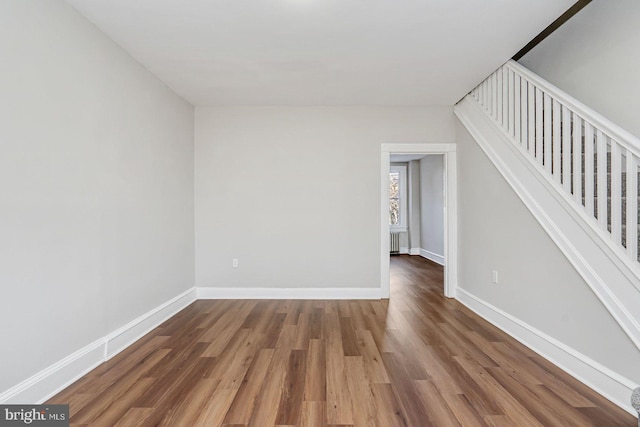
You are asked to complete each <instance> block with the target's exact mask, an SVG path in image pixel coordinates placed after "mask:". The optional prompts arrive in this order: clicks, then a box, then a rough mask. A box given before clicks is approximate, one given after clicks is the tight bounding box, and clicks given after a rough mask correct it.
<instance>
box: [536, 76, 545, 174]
mask: <svg viewBox="0 0 640 427" xmlns="http://www.w3.org/2000/svg"><path fill="white" fill-rule="evenodd" d="M543 103H544V94H543V93H542V91H541V90H540V89H538V88H536V157H537V158H538V162H539V163H540V165H544V153H543V150H544V143H543V138H544V135H543V121H542V120H543V118H542V117H543Z"/></svg>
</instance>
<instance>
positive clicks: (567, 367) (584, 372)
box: [456, 288, 638, 416]
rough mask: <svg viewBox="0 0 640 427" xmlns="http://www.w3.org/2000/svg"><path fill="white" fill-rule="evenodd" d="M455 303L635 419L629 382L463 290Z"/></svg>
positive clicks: (632, 385)
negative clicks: (458, 303) (460, 304)
mask: <svg viewBox="0 0 640 427" xmlns="http://www.w3.org/2000/svg"><path fill="white" fill-rule="evenodd" d="M456 299H457V300H458V301H460V302H461V303H462V304H464V305H465V306H466V307H468V308H469V309H470V310H471V311H473V312H475V313H476V314H478V315H479V316H480V317H482V318H484V319H485V320H487V321H488V322H489V323H491V324H493V325H494V326H496V327H498V328H500V329H502V330H503V331H505V332H507V333H508V334H509V335H511V336H512V337H513V338H515V339H516V340H518V341H519V342H521V343H522V344H524V345H526V346H527V347H529V348H530V349H532V350H533V351H535V352H536V353H538V354H540V355H541V356H542V357H544V358H545V359H547V360H549V361H550V362H552V363H554V364H555V365H556V366H558V367H559V368H560V369H562V370H563V371H565V372H567V373H568V374H569V375H571V376H572V377H574V378H576V379H577V380H579V381H581V382H582V383H584V384H586V385H587V386H589V387H591V388H592V389H593V390H595V391H596V392H598V393H600V394H601V395H602V396H604V397H606V398H607V399H609V400H610V401H612V402H613V403H615V404H616V405H618V406H619V407H621V408H623V409H624V410H626V411H627V412H629V413H630V414H632V415H634V416H637V415H638V414H637V412H636V411H635V410H634V409H633V407H632V406H631V404H630V401H629V398H630V396H631V393H632V391H633V390H634V389H635V388H636V387H637V384H634V383H633V382H632V381H631V380H629V379H627V378H625V377H623V376H622V375H620V374H618V373H616V372H613V371H612V370H611V369H609V368H607V367H605V366H603V365H601V364H600V363H598V362H596V361H595V360H592V359H590V358H589V357H587V356H585V355H584V354H582V353H580V352H578V351H576V350H575V349H573V348H571V347H569V346H567V345H566V344H563V343H562V342H560V341H558V340H556V339H555V338H553V337H550V336H549V335H547V334H545V333H544V332H542V331H540V330H538V329H536V328H534V327H533V326H531V325H529V324H527V323H525V322H523V321H522V320H520V319H518V318H516V317H514V316H512V315H510V314H509V313H506V312H504V311H502V310H501V309H499V308H497V307H494V306H493V305H491V304H489V303H488V302H486V301H483V300H482V299H480V298H478V297H476V296H475V295H473V294H471V293H469V292H468V291H465V290H464V289H461V288H458V292H457V294H456Z"/></svg>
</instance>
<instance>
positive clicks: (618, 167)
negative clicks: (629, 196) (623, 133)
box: [611, 139, 622, 245]
mask: <svg viewBox="0 0 640 427" xmlns="http://www.w3.org/2000/svg"><path fill="white" fill-rule="evenodd" d="M611 237H612V238H613V242H614V243H616V244H617V245H620V244H622V152H621V151H620V145H618V143H617V142H616V141H615V140H613V139H611Z"/></svg>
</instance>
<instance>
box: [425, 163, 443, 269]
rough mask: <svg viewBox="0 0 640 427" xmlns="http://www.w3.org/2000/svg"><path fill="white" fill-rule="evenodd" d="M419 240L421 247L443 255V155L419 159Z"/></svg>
mask: <svg viewBox="0 0 640 427" xmlns="http://www.w3.org/2000/svg"><path fill="white" fill-rule="evenodd" d="M420 212H421V213H420V219H421V223H420V230H421V237H420V242H421V244H422V249H424V250H425V251H428V252H429V253H431V254H435V255H438V256H440V257H444V156H442V155H430V156H425V157H423V158H422V159H420Z"/></svg>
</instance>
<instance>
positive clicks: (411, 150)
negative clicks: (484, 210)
mask: <svg viewBox="0 0 640 427" xmlns="http://www.w3.org/2000/svg"><path fill="white" fill-rule="evenodd" d="M391 154H442V155H443V156H444V259H445V265H444V295H445V296H446V297H448V298H455V296H456V287H457V285H458V184H457V170H456V145H455V144H382V146H381V156H380V157H381V159H380V200H381V203H380V237H381V239H380V241H381V246H380V292H381V294H382V298H389V295H390V291H391V289H390V276H389V163H390V160H391Z"/></svg>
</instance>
